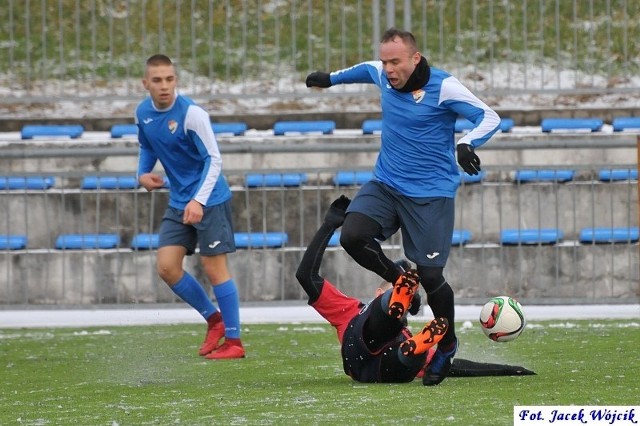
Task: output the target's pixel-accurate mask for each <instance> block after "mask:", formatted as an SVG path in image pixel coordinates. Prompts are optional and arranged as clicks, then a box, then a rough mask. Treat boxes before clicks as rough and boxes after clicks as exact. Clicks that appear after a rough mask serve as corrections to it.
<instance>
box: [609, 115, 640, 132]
mask: <svg viewBox="0 0 640 426" xmlns="http://www.w3.org/2000/svg"><path fill="white" fill-rule="evenodd" d="M611 124H612V125H613V131H614V132H624V131H625V130H632V131H640V117H616V118H614V119H613V122H612V123H611Z"/></svg>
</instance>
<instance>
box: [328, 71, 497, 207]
mask: <svg viewBox="0 0 640 426" xmlns="http://www.w3.org/2000/svg"><path fill="white" fill-rule="evenodd" d="M330 77H331V84H332V85H335V84H349V83H369V84H375V85H377V86H378V87H379V88H380V105H381V109H382V134H381V147H380V153H379V154H378V159H377V161H376V165H375V169H374V175H375V178H376V179H377V180H378V181H380V182H383V183H385V184H387V185H389V186H391V187H392V188H394V189H396V190H397V191H399V192H400V193H401V194H404V195H406V196H409V197H448V198H453V197H455V193H456V190H457V188H458V185H459V184H460V172H459V171H458V165H457V163H456V158H455V145H456V144H455V122H456V119H457V118H458V116H463V117H466V118H467V119H468V120H469V121H471V122H472V123H474V124H475V127H474V128H473V129H472V130H471V131H470V132H469V133H467V134H466V135H465V136H464V137H462V138H461V139H460V140H459V141H458V143H468V144H470V145H472V146H473V147H474V148H477V147H478V146H480V145H482V144H483V143H485V142H486V141H487V140H488V139H489V138H490V137H491V136H492V135H493V134H494V133H495V132H496V131H497V130H498V128H499V126H500V117H498V114H496V112H495V111H493V110H492V109H491V108H489V107H488V106H487V105H486V104H485V103H484V102H482V101H481V100H480V99H478V98H477V97H476V96H475V95H473V94H472V93H471V92H470V91H469V89H467V88H466V87H465V86H463V85H462V83H460V81H458V80H457V79H456V78H455V77H453V76H451V75H450V74H448V73H446V72H444V71H442V70H440V69H437V68H433V67H431V75H430V77H429V81H427V83H426V84H425V85H424V86H423V87H422V88H421V89H418V90H415V91H413V92H410V93H405V92H400V91H398V90H396V89H394V88H392V87H391V84H389V80H388V79H387V75H386V74H385V73H384V72H383V67H382V62H381V61H371V62H363V63H360V64H357V65H354V66H352V67H350V68H346V69H343V70H339V71H334V72H332V73H331V74H330Z"/></svg>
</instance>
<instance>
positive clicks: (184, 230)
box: [159, 200, 236, 256]
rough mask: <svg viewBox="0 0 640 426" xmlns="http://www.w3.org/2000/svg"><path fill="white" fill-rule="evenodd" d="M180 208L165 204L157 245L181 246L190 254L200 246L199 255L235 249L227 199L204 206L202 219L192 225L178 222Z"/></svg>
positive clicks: (213, 254) (229, 202) (229, 201)
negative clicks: (165, 208) (220, 202)
mask: <svg viewBox="0 0 640 426" xmlns="http://www.w3.org/2000/svg"><path fill="white" fill-rule="evenodd" d="M183 213H184V211H183V210H178V209H174V208H173V207H167V210H166V211H165V212H164V216H163V217H162V223H161V224H160V232H159V237H160V242H159V247H165V246H182V247H184V248H186V249H187V254H188V255H191V254H193V253H194V252H195V250H196V245H199V246H200V254H201V255H203V256H215V255H217V254H223V253H233V252H234V251H236V244H235V239H234V237H233V223H232V219H231V200H227V201H225V202H224V203H222V204H218V205H215V206H211V207H205V208H204V214H203V216H202V221H201V222H200V223H197V224H195V225H185V224H184V223H182V216H183Z"/></svg>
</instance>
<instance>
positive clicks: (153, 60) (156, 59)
mask: <svg viewBox="0 0 640 426" xmlns="http://www.w3.org/2000/svg"><path fill="white" fill-rule="evenodd" d="M158 65H173V62H171V59H169V57H168V56H167V55H163V54H160V53H158V54H156V55H153V56H150V57H149V59H147V66H158Z"/></svg>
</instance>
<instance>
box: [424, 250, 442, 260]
mask: <svg viewBox="0 0 640 426" xmlns="http://www.w3.org/2000/svg"><path fill="white" fill-rule="evenodd" d="M439 254H440V253H438V252H437V251H434V252H433V253H429V254H428V255H427V259H433V258H435V257H436V256H438V255H439Z"/></svg>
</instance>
